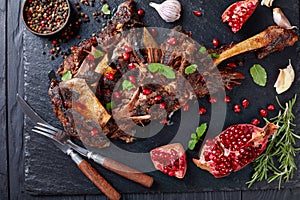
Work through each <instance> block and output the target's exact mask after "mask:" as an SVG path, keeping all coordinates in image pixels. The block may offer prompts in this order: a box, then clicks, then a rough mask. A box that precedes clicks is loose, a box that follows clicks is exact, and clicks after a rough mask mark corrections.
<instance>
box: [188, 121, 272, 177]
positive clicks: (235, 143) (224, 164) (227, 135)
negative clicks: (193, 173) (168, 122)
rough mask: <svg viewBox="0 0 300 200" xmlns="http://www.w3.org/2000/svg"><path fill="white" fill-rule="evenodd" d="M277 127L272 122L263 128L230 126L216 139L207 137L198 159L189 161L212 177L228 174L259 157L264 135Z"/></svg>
mask: <svg viewBox="0 0 300 200" xmlns="http://www.w3.org/2000/svg"><path fill="white" fill-rule="evenodd" d="M277 129H278V127H277V126H276V125H275V124H273V123H268V124H267V125H266V126H265V127H263V128H259V127H256V126H254V125H252V124H237V125H232V126H230V127H228V128H227V129H226V130H224V131H223V132H222V133H220V134H219V135H218V136H217V137H216V138H214V139H207V140H206V142H205V144H204V145H203V148H202V149H201V153H200V158H199V159H195V158H194V159H193V162H194V164H196V165H197V166H198V167H200V168H201V169H204V170H207V171H208V172H209V173H211V174H212V175H214V177H216V178H222V177H225V176H228V175H230V174H231V173H232V172H235V171H238V170H240V169H242V168H244V167H245V166H246V165H248V164H249V163H251V162H252V161H253V160H255V159H256V158H257V157H258V156H260V155H261V154H262V153H263V152H264V150H265V149H266V146H267V142H268V138H269V137H270V136H271V135H273V134H274V133H275V132H276V131H277Z"/></svg>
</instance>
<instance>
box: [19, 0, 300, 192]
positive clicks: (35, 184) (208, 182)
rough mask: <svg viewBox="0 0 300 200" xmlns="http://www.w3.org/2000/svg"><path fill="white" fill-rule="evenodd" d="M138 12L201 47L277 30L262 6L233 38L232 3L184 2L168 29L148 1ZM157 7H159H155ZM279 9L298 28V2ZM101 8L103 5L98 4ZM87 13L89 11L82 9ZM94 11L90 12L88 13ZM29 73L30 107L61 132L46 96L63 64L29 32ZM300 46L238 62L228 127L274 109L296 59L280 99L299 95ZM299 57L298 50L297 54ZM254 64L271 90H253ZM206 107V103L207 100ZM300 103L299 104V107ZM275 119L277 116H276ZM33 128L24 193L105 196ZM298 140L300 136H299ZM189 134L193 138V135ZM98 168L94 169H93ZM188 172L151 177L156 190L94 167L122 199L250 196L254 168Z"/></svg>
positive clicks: (91, 27)
mask: <svg viewBox="0 0 300 200" xmlns="http://www.w3.org/2000/svg"><path fill="white" fill-rule="evenodd" d="M121 2H122V1H119V0H118V1H114V2H110V3H109V4H110V5H111V7H116V6H117V5H118V4H119V3H121ZM136 2H137V6H138V7H141V8H144V9H145V10H146V13H145V17H144V21H145V22H146V24H147V25H148V26H156V27H164V28H172V27H173V26H175V25H178V24H180V25H183V27H184V28H185V30H187V31H192V33H193V38H194V39H195V40H196V41H198V42H199V43H200V44H204V45H205V46H207V47H209V48H211V47H212V44H211V41H212V39H213V38H214V37H217V38H219V40H220V42H221V43H223V44H229V43H231V42H238V41H241V40H244V39H246V38H248V37H250V36H252V35H254V34H256V33H258V32H260V31H262V30H263V29H265V28H267V27H268V26H269V25H273V21H272V12H271V9H270V8H267V7H262V6H258V8H257V10H256V11H255V13H254V15H253V16H252V17H251V18H250V19H249V21H248V22H247V23H246V24H245V25H244V28H243V29H242V30H241V31H240V32H238V33H237V34H233V33H232V32H231V31H230V30H229V28H228V26H227V25H226V24H223V23H222V22H221V20H220V15H221V13H222V12H223V10H224V9H225V8H226V7H227V6H228V5H229V4H231V3H233V2H234V1H233V0H230V1H209V2H208V1H196V2H194V1H181V2H182V7H183V12H182V14H183V16H182V17H181V19H180V20H179V21H178V22H176V23H173V24H166V23H164V22H163V21H162V20H161V19H160V17H159V16H158V15H157V13H156V12H154V10H153V9H151V8H150V7H149V6H148V1H136ZM156 2H158V1H156ZM274 5H275V6H278V7H281V8H282V10H283V11H284V12H285V13H286V15H287V17H288V18H289V19H291V22H292V24H294V25H297V26H299V21H298V20H297V19H299V11H298V10H299V9H298V8H299V5H298V1H296V0H292V1H289V3H286V1H285V0H277V1H275V3H274ZM96 6H99V3H98V4H97V3H96ZM83 7H84V6H83ZM199 8H202V10H203V12H204V15H203V16H202V17H199V18H198V17H195V16H194V15H193V14H192V11H193V10H198V9H199ZM89 9H90V8H89ZM99 27H100V24H99V23H97V22H95V21H93V20H92V22H91V23H87V24H83V25H82V26H81V29H80V35H81V36H84V37H89V36H90V35H91V34H92V33H93V32H96V31H97V30H98V29H99ZM23 39H24V68H25V96H26V100H27V101H28V102H29V103H30V105H31V106H32V107H33V108H34V109H35V110H36V111H37V112H38V113H39V114H40V115H41V116H42V117H43V118H44V119H46V120H47V121H48V122H49V123H51V124H53V125H55V126H58V127H59V126H60V125H59V122H58V120H57V119H56V118H55V116H54V114H53V113H52V111H51V105H50V101H49V98H48V95H47V90H48V84H49V82H48V78H47V76H48V72H49V71H51V70H52V69H54V70H55V69H57V66H58V65H59V64H60V63H61V62H62V59H56V60H55V61H50V60H49V59H48V56H42V55H41V51H42V50H45V51H48V50H49V48H48V47H45V44H46V43H50V42H49V41H48V40H47V39H45V38H39V37H36V36H34V35H32V34H31V33H29V32H28V31H24V34H23ZM78 42H79V40H78V39H71V40H70V41H69V42H68V43H67V44H63V45H62V48H67V47H69V46H71V45H72V44H76V43H78ZM296 46H297V45H295V46H293V47H290V48H287V49H285V50H284V51H283V52H277V53H274V54H272V55H270V56H268V57H267V58H265V59H263V60H257V59H256V58H255V55H254V54H253V53H248V54H245V55H242V56H238V57H237V58H234V59H241V60H244V61H245V62H244V66H243V67H239V68H237V70H238V71H241V72H242V73H243V74H244V75H245V76H246V78H245V80H243V82H242V85H241V86H239V87H235V88H234V89H233V90H232V91H231V92H229V93H228V94H229V95H230V96H231V97H232V103H230V104H228V107H227V120H226V124H225V126H226V125H228V124H234V123H247V122H250V121H251V119H252V118H253V117H255V116H257V112H258V110H259V109H260V108H261V107H262V106H266V105H267V104H268V103H275V96H276V93H275V91H274V89H273V84H274V81H275V79H276V77H277V75H278V69H279V68H283V67H285V66H286V65H287V64H288V59H292V62H293V65H294V68H295V70H296V80H295V83H294V84H293V86H292V88H291V89H290V90H289V91H288V92H286V93H284V95H281V96H280V99H281V100H282V102H284V101H286V100H288V99H290V98H291V97H292V96H293V94H294V93H299V88H300V87H299V86H300V80H299V76H298V74H299V72H300V67H299V63H298V57H299V56H297V49H296ZM298 52H299V50H298ZM254 63H259V64H261V65H262V66H265V68H266V70H267V73H268V77H269V81H268V83H267V87H266V88H262V87H258V86H257V85H255V84H253V82H252V81H251V77H250V75H249V68H250V66H252V65H253V64H254ZM242 98H248V99H250V101H251V103H252V104H251V106H250V107H249V109H248V110H244V111H243V113H241V114H235V113H233V112H232V110H231V108H232V105H233V104H235V103H239V102H240V100H241V99H242ZM203 101H204V102H207V100H206V99H203ZM298 102H299V101H298ZM299 109H300V107H299V106H298V107H296V109H295V114H296V116H300V115H299V114H300V113H299ZM271 115H275V112H274V113H271ZM299 120H300V118H299V117H298V118H296V124H298V125H299V124H300V122H299ZM31 128H32V124H31V122H30V121H29V120H28V119H27V118H26V119H25V188H26V190H27V191H28V192H30V193H32V194H99V193H100V192H99V191H98V190H97V189H96V188H95V187H94V186H93V185H92V183H90V182H89V180H88V179H87V178H85V177H84V176H83V175H82V174H81V172H80V171H79V170H78V169H77V168H76V166H75V165H74V164H73V163H72V161H71V160H70V159H69V158H68V157H67V156H65V155H64V154H62V153H61V152H60V151H59V150H58V149H56V148H55V147H54V145H53V144H52V143H51V142H50V141H49V140H47V139H45V138H44V137H42V136H39V135H36V134H33V133H32V132H31V131H30V129H31ZM297 133H298V134H299V131H297ZM187 134H190V131H188V133H187ZM187 156H188V158H187V159H188V160H189V161H190V160H191V158H192V157H197V152H190V151H188V152H187ZM299 161H300V155H297V160H296V162H297V166H298V168H299V167H300V164H299ZM92 164H93V165H94V163H92ZM188 164H189V168H188V172H187V175H186V177H185V178H184V179H183V180H177V179H175V178H172V177H167V176H165V175H163V174H161V173H160V172H157V171H156V172H151V173H149V174H150V175H151V176H153V178H154V179H155V184H154V185H153V187H152V188H151V189H147V188H144V187H141V186H139V185H137V184H135V183H131V182H129V181H127V180H125V179H123V178H120V177H119V176H117V175H114V174H113V173H111V172H108V171H106V170H104V169H102V168H101V167H99V166H97V165H94V166H95V167H96V168H97V169H98V170H99V172H101V173H102V174H103V175H104V177H105V178H107V179H108V180H109V181H110V182H111V183H112V184H113V185H114V186H115V187H116V188H117V189H118V190H119V191H120V192H122V193H155V192H201V191H215V190H226V191H229V190H247V186H246V185H245V182H246V181H248V180H249V179H250V176H251V173H252V167H251V166H248V167H246V168H245V169H243V170H241V171H239V172H237V173H234V174H232V175H230V176H229V177H226V178H223V179H215V178H213V177H212V176H211V175H210V174H208V173H207V172H205V171H202V170H200V169H198V168H196V166H195V165H194V164H192V163H191V162H189V163H188ZM283 187H286V188H295V187H300V177H299V171H297V172H296V173H295V176H294V178H293V179H292V180H291V181H290V182H289V183H287V184H284V185H283ZM274 188H277V183H271V184H266V183H265V182H261V183H258V184H255V185H254V186H253V187H252V188H251V190H256V189H274Z"/></svg>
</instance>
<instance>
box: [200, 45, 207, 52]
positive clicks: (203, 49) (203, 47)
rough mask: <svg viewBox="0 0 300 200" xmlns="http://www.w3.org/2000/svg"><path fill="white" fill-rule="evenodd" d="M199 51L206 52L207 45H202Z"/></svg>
mask: <svg viewBox="0 0 300 200" xmlns="http://www.w3.org/2000/svg"><path fill="white" fill-rule="evenodd" d="M199 52H200V53H202V54H205V53H206V48H205V46H202V47H200V49H199Z"/></svg>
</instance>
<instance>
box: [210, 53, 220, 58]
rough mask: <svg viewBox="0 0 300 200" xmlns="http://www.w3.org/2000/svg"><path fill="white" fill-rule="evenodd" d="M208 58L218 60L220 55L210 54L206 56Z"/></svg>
mask: <svg viewBox="0 0 300 200" xmlns="http://www.w3.org/2000/svg"><path fill="white" fill-rule="evenodd" d="M208 56H209V57H211V58H219V57H220V55H219V54H217V53H211V54H208Z"/></svg>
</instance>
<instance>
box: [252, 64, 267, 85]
mask: <svg viewBox="0 0 300 200" xmlns="http://www.w3.org/2000/svg"><path fill="white" fill-rule="evenodd" d="M250 74H251V76H252V79H253V81H254V83H256V84H257V85H260V86H266V83H267V72H266V70H265V69H264V68H263V67H262V66H261V65H259V64H254V65H253V66H252V67H251V68H250Z"/></svg>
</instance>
